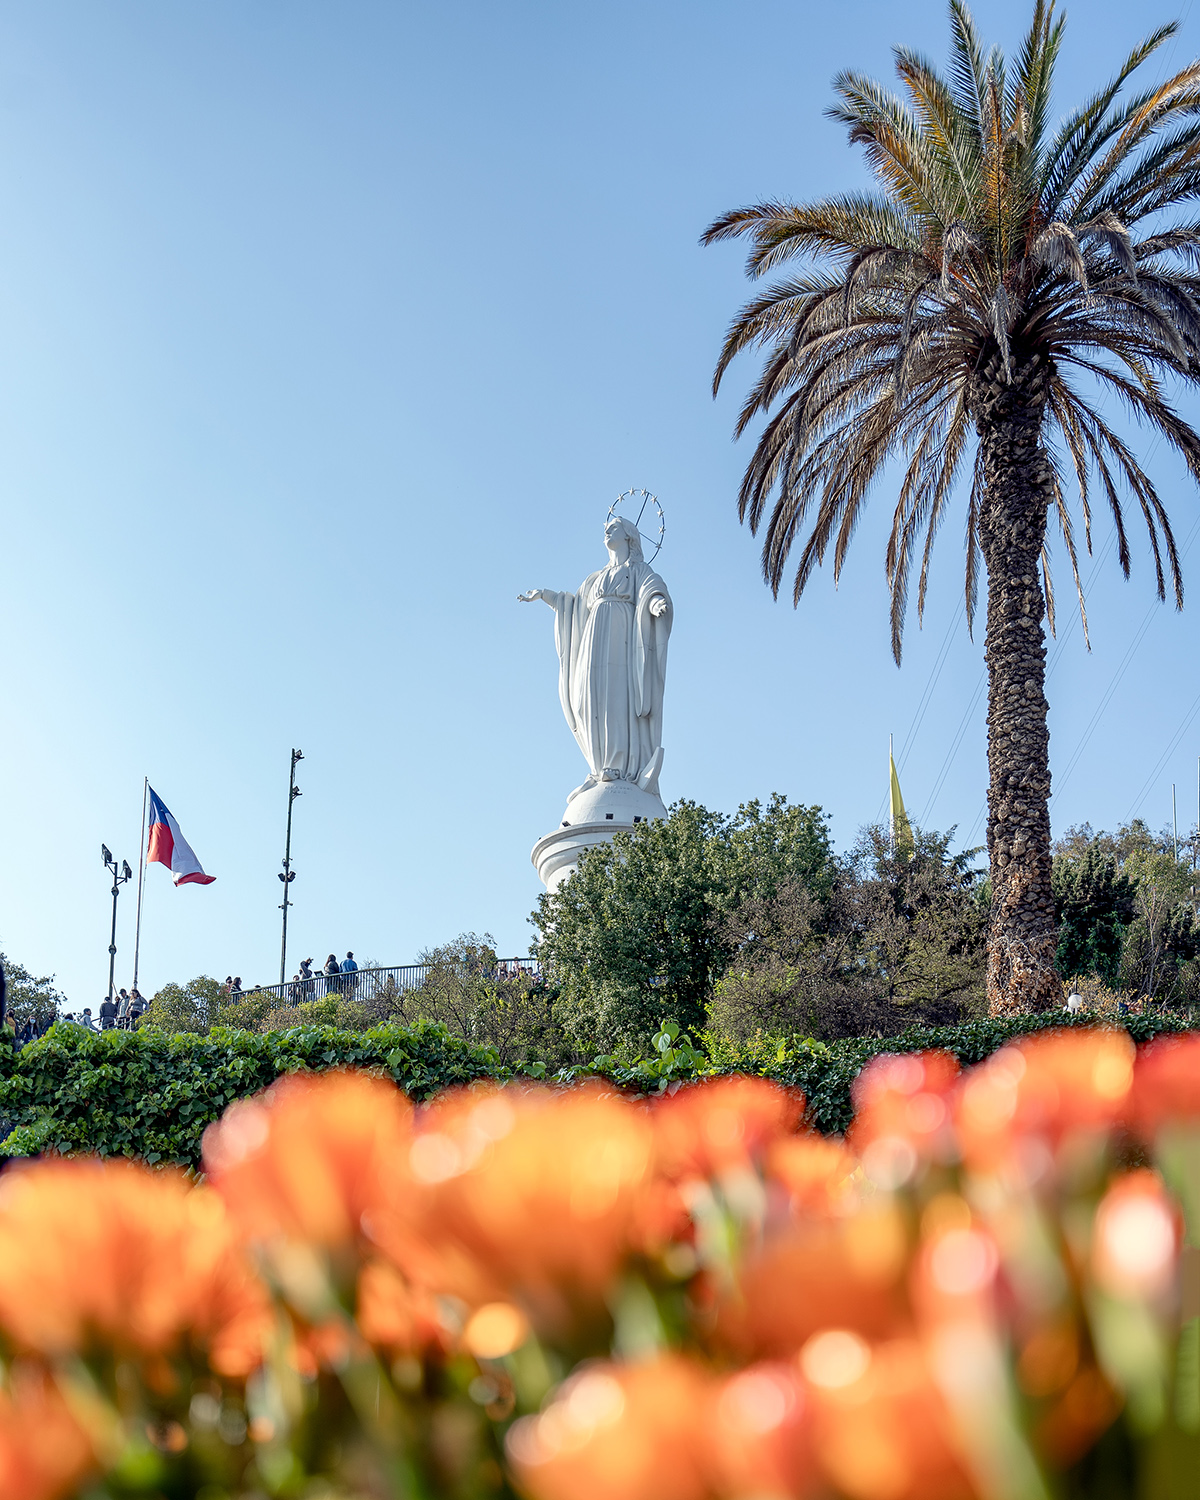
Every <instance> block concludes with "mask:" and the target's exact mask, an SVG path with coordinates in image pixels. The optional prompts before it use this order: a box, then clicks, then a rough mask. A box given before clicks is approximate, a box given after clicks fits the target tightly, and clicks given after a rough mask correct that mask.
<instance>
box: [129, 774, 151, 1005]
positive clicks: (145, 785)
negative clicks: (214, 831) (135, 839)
mask: <svg viewBox="0 0 1200 1500" xmlns="http://www.w3.org/2000/svg"><path fill="white" fill-rule="evenodd" d="M149 789H150V778H149V776H143V777H142V838H141V842H140V843H139V844H138V904H137V927H136V929H135V931H134V936H133V987H134V989H135V990H136V989H137V979H138V954H139V952H140V950H141V946H142V876H143V874H144V873H145V869H146V794H147V792H148V791H149Z"/></svg>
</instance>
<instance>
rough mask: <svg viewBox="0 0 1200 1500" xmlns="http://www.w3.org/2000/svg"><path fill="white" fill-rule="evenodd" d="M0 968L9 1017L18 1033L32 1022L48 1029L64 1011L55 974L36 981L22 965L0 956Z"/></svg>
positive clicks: (62, 999)
mask: <svg viewBox="0 0 1200 1500" xmlns="http://www.w3.org/2000/svg"><path fill="white" fill-rule="evenodd" d="M0 965H3V967H4V975H5V978H6V979H7V981H8V1014H9V1015H10V1016H11V1017H12V1018H13V1023H14V1025H15V1026H16V1027H17V1029H18V1030H20V1028H21V1027H22V1026H25V1025H27V1024H28V1023H29V1022H30V1021H33V1022H34V1023H35V1024H36V1025H37V1026H38V1027H39V1028H42V1027H45V1026H49V1025H50V1024H51V1022H52V1021H53V1020H54V1018H55V1017H56V1016H58V1015H62V1014H63V1013H64V1012H65V1011H66V1008H67V1005H68V1003H69V1002H68V1000H67V997H66V996H65V995H64V994H62V992H61V991H60V990H58V989H57V988H56V987H55V984H54V975H53V974H43V975H42V976H41V978H40V979H39V978H35V977H34V975H32V974H31V973H30V972H29V970H28V969H27V968H26V967H25V965H24V964H19V963H18V962H17V961H16V959H15V958H9V957H8V956H7V954H4V953H0Z"/></svg>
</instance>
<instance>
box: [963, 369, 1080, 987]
mask: <svg viewBox="0 0 1200 1500" xmlns="http://www.w3.org/2000/svg"><path fill="white" fill-rule="evenodd" d="M1014 363H1015V361H1014ZM971 396H972V402H971V405H972V410H973V413H974V416H975V425H976V430H977V432H978V434H979V441H980V449H981V452H980V457H981V460H982V464H983V477H984V498H983V502H982V505H981V508H980V516H979V542H980V547H981V549H982V551H983V557H984V562H985V564H986V567H987V589H988V601H987V645H986V650H985V653H984V655H985V660H986V661H987V669H988V772H989V780H990V785H989V787H988V831H987V842H988V858H989V860H990V864H991V877H992V912H991V923H990V927H989V930H988V972H987V998H988V1011H989V1014H991V1015H993V1016H1002V1015H1013V1014H1017V1013H1020V1012H1025V1011H1037V1010H1045V1009H1047V1008H1048V1007H1049V1006H1051V1005H1053V1004H1056V1003H1057V1002H1058V998H1059V997H1060V995H1061V993H1062V987H1061V984H1060V982H1059V980H1058V977H1057V975H1056V973H1055V969H1054V952H1055V948H1056V947H1057V932H1056V928H1055V921H1054V899H1053V896H1052V894H1051V889H1050V812H1049V806H1048V803H1049V797H1050V733H1049V729H1048V727H1047V723H1046V714H1047V703H1046V696H1045V692H1044V683H1045V675H1046V647H1045V635H1044V632H1043V629H1042V622H1043V619H1044V618H1045V613H1046V601H1045V596H1044V595H1043V593H1042V583H1041V558H1042V546H1043V543H1044V541H1045V538H1046V521H1047V517H1048V514H1049V508H1050V505H1051V503H1052V500H1053V484H1054V477H1053V469H1052V466H1051V463H1050V458H1049V455H1048V454H1047V452H1046V449H1045V446H1044V444H1043V442H1042V436H1041V433H1042V412H1043V408H1044V405H1045V397H1046V374H1045V369H1044V367H1043V366H1042V365H1041V364H1040V363H1038V362H1035V361H1028V362H1025V363H1022V364H1019V365H1017V366H1016V368H1014V369H1013V371H1012V378H1011V380H1010V381H1005V379H1004V375H1003V369H1002V365H1001V358H1000V352H999V350H998V349H997V350H995V351H994V353H993V355H992V357H991V358H990V359H985V361H984V362H983V365H982V368H981V369H979V370H978V371H977V372H976V375H975V377H974V380H973V381H972V391H971Z"/></svg>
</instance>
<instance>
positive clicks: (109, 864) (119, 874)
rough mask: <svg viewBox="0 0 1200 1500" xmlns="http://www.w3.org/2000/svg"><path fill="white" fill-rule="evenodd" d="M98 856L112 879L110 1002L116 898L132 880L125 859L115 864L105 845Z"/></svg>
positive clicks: (114, 967) (131, 874)
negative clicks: (122, 888) (126, 883)
mask: <svg viewBox="0 0 1200 1500" xmlns="http://www.w3.org/2000/svg"><path fill="white" fill-rule="evenodd" d="M100 856H101V858H102V859H103V860H104V868H105V869H106V870H111V871H112V878H113V883H112V898H113V914H112V933H111V935H110V937H109V939H108V998H109V999H110V1000H111V999H112V997H113V973H114V971H115V969H116V966H117V896H118V895H119V894H120V891H121V887H122V886H123V885H124V884H125V882H126V881H127V880H132V879H133V871H132V870H131V869H130V868H129V861H128V860H127V859H123V860H122V861H121V863H120V865H118V864H117V862H116V860H115V859H114V858H113V857H112V855H111V854H110V853H109V852H108V845H107V844H101V845H100Z"/></svg>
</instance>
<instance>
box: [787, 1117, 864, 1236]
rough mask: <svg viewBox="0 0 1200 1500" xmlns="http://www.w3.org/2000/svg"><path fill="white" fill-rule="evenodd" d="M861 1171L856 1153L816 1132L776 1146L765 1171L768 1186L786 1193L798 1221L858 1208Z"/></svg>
mask: <svg viewBox="0 0 1200 1500" xmlns="http://www.w3.org/2000/svg"><path fill="white" fill-rule="evenodd" d="M858 1169H859V1160H858V1157H857V1156H856V1155H855V1154H854V1152H853V1151H850V1150H848V1149H847V1148H846V1147H845V1146H843V1145H842V1143H841V1142H840V1141H834V1140H830V1139H829V1137H828V1136H823V1135H817V1134H816V1132H815V1131H805V1132H804V1134H802V1135H792V1136H788V1137H787V1138H786V1139H784V1140H781V1141H775V1142H773V1143H772V1145H771V1146H770V1148H769V1150H768V1151H767V1159H766V1168H765V1170H766V1177H767V1181H768V1183H770V1184H773V1185H776V1186H778V1187H781V1188H782V1189H783V1190H784V1191H785V1192H786V1194H787V1197H788V1201H789V1205H790V1208H791V1211H792V1213H793V1214H794V1215H795V1216H796V1217H798V1218H804V1217H809V1216H815V1217H818V1218H824V1217H827V1216H828V1215H829V1214H841V1213H848V1212H850V1211H851V1210H852V1209H853V1208H854V1207H855V1206H856V1205H857V1195H856V1192H855V1184H854V1181H853V1179H854V1177H855V1174H856V1173H857V1172H858Z"/></svg>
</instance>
